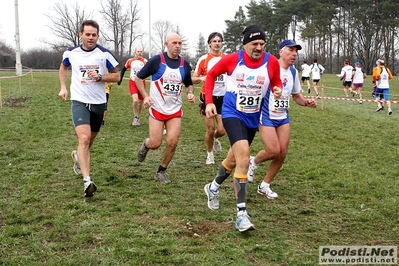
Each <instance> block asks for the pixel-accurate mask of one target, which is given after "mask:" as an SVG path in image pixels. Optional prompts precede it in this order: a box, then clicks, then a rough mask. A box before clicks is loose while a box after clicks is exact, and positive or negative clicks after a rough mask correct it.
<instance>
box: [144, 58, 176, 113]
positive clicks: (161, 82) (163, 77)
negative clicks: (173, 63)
mask: <svg viewBox="0 0 399 266" xmlns="http://www.w3.org/2000/svg"><path fill="white" fill-rule="evenodd" d="M160 57H161V66H160V68H159V70H158V72H157V73H155V74H154V75H152V80H151V86H150V97H151V98H152V100H153V105H152V106H151V108H154V109H155V110H157V111H158V112H160V113H162V114H164V115H173V114H176V113H177V112H179V111H180V109H181V108H182V105H183V101H182V95H181V93H182V88H183V77H182V74H181V73H182V72H183V71H184V59H183V58H180V59H181V60H180V61H181V63H180V67H178V68H171V67H169V66H168V65H167V64H166V61H165V57H164V55H163V54H160Z"/></svg>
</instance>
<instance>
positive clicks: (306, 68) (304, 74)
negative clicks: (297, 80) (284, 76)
mask: <svg viewBox="0 0 399 266" xmlns="http://www.w3.org/2000/svg"><path fill="white" fill-rule="evenodd" d="M301 72H302V77H306V78H308V77H309V76H310V66H309V65H308V64H306V63H304V64H302V66H301Z"/></svg>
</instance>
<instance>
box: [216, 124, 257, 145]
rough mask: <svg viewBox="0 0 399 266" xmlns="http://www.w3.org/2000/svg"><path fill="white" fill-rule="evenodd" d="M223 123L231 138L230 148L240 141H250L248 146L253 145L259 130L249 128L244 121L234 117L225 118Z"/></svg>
mask: <svg viewBox="0 0 399 266" xmlns="http://www.w3.org/2000/svg"><path fill="white" fill-rule="evenodd" d="M222 121H223V126H224V129H225V130H226V133H227V136H228V137H229V141H230V146H233V144H234V143H236V142H237V141H239V140H248V145H251V143H252V141H253V140H254V138H255V134H256V132H257V131H258V128H248V127H246V126H245V123H244V122H243V121H241V120H240V119H238V118H233V117H228V118H223V119H222Z"/></svg>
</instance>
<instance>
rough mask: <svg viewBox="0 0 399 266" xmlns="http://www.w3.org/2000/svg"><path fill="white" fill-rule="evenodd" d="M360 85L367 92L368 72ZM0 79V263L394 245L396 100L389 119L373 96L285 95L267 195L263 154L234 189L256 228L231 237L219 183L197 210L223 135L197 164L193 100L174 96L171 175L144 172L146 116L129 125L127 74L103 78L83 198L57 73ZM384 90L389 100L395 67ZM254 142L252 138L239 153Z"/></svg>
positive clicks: (291, 260) (198, 128)
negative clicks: (213, 205) (101, 114)
mask: <svg viewBox="0 0 399 266" xmlns="http://www.w3.org/2000/svg"><path fill="white" fill-rule="evenodd" d="M8 74H10V73H8ZM6 75H7V73H2V72H0V76H6ZM322 83H323V84H324V85H325V96H330V97H342V96H343V95H344V94H343V92H342V89H341V82H340V81H339V79H338V78H336V77H335V76H334V75H332V74H330V75H328V74H326V75H324V76H323V80H322ZM19 84H21V87H19ZM365 85H366V87H365V89H364V98H365V99H371V82H370V78H369V77H368V78H367V80H366V83H365ZM0 86H1V91H0V92H1V97H2V108H1V109H0V123H1V126H0V145H1V149H0V175H1V182H0V265H44V264H46V265H317V264H318V259H319V257H318V250H319V246H324V245H340V246H344V245H350V246H362V245H373V246H374V245H378V246H380V245H384V246H397V245H398V239H399V218H398V216H399V196H398V195H399V178H398V176H399V165H398V162H397V159H398V157H399V156H398V147H399V138H398V132H399V123H398V121H399V119H398V118H399V105H398V104H396V103H395V104H393V115H391V116H388V115H387V113H386V110H385V111H382V112H379V113H376V112H375V109H376V106H377V104H376V103H372V102H364V103H363V104H359V103H357V102H356V101H341V100H325V101H324V108H323V110H322V108H321V105H322V102H321V100H320V99H318V100H317V101H318V105H319V106H318V108H317V109H310V108H303V107H299V106H297V105H296V104H295V103H294V102H292V104H291V109H290V114H291V120H292V123H291V125H292V127H291V143H290V149H289V152H288V155H287V159H286V161H285V164H284V165H283V168H282V169H281V171H280V173H279V174H278V176H277V177H276V178H275V180H274V182H273V184H272V188H273V190H275V191H276V192H277V193H278V194H279V198H278V199H277V200H268V199H266V198H264V197H262V196H260V195H258V194H257V193H256V187H257V185H258V183H259V182H261V180H262V178H263V175H264V174H265V171H266V166H267V164H266V163H264V164H262V165H261V167H259V168H258V170H257V173H256V174H257V175H256V177H255V182H254V183H252V184H250V185H249V188H248V194H247V195H248V196H247V199H248V200H247V208H248V212H249V214H250V215H251V221H252V222H253V223H254V225H255V226H256V228H257V230H255V231H251V232H248V233H244V234H242V233H239V232H238V231H237V230H236V229H235V228H234V222H235V214H236V211H235V200H234V191H233V186H232V182H231V181H226V182H225V184H223V186H222V187H221V190H220V195H221V197H220V202H221V208H220V210H218V211H211V210H210V209H208V207H207V204H206V201H207V199H206V196H205V194H204V192H203V186H204V185H205V184H206V183H207V182H210V181H211V180H212V179H213V178H214V175H215V173H216V170H217V168H218V165H219V163H220V162H221V160H222V159H223V158H224V156H225V154H226V152H227V149H228V141H227V138H226V137H225V138H222V139H221V142H222V146H223V150H222V151H221V152H220V153H216V154H215V155H216V156H215V160H216V162H217V163H216V164H215V165H205V159H206V151H205V148H204V143H203V138H204V132H205V127H204V125H203V122H202V118H201V117H200V116H199V114H198V107H197V106H196V105H189V104H187V103H186V102H185V105H184V117H183V121H182V123H183V128H182V135H181V138H180V142H179V146H178V148H177V152H176V154H175V157H174V159H173V161H172V163H171V165H170V166H169V168H168V175H169V177H170V179H171V180H172V183H171V184H170V185H168V186H164V185H160V184H159V183H158V182H156V181H155V180H154V177H153V176H154V173H155V171H156V169H157V167H158V165H159V161H160V156H161V152H162V151H163V147H162V148H161V149H160V150H157V151H150V152H149V154H148V156H147V159H146V160H145V161H144V162H143V163H138V162H137V158H136V154H137V150H138V148H139V147H140V145H141V142H142V140H143V138H144V137H146V136H147V135H148V121H147V120H146V119H144V115H142V126H141V127H132V126H131V125H130V123H131V121H132V118H133V117H132V110H131V98H130V96H129V91H128V88H127V82H124V83H123V84H122V86H120V87H118V86H115V87H114V88H113V90H112V91H111V97H110V102H109V112H108V118H107V121H106V126H105V127H103V128H102V129H101V132H100V134H99V136H98V138H97V140H96V142H95V144H94V145H93V147H92V149H91V155H92V167H91V172H92V173H91V176H92V178H93V180H94V181H95V183H96V184H97V185H98V191H97V193H96V194H95V196H94V197H93V198H87V199H86V198H84V197H83V186H82V180H81V177H78V176H76V175H75V174H74V172H73V171H72V160H71V158H70V152H71V150H73V149H76V146H77V139H76V136H75V133H74V130H73V126H72V121H71V115H70V106H69V102H64V101H61V100H60V99H59V98H58V96H57V94H58V92H59V83H58V75H57V73H45V72H43V73H33V79H32V77H31V76H30V75H27V76H24V77H22V78H21V79H20V80H19V79H0ZM198 92H199V89H198V88H197V89H196V92H195V94H196V95H198ZM391 94H392V100H394V101H397V100H399V96H398V94H399V81H398V80H397V78H396V77H395V78H394V80H392V82H391ZM305 95H307V93H305ZM262 148H263V145H262V143H261V141H260V138H259V136H257V137H256V139H255V141H254V143H253V146H252V147H251V151H252V153H253V154H255V153H256V152H257V151H259V150H260V149H262ZM230 180H231V179H230Z"/></svg>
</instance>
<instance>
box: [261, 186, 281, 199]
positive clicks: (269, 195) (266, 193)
mask: <svg viewBox="0 0 399 266" xmlns="http://www.w3.org/2000/svg"><path fill="white" fill-rule="evenodd" d="M258 194H260V195H262V196H266V197H267V198H268V199H277V198H278V194H277V193H276V192H274V191H272V190H271V189H270V187H263V188H261V187H260V186H258Z"/></svg>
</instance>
